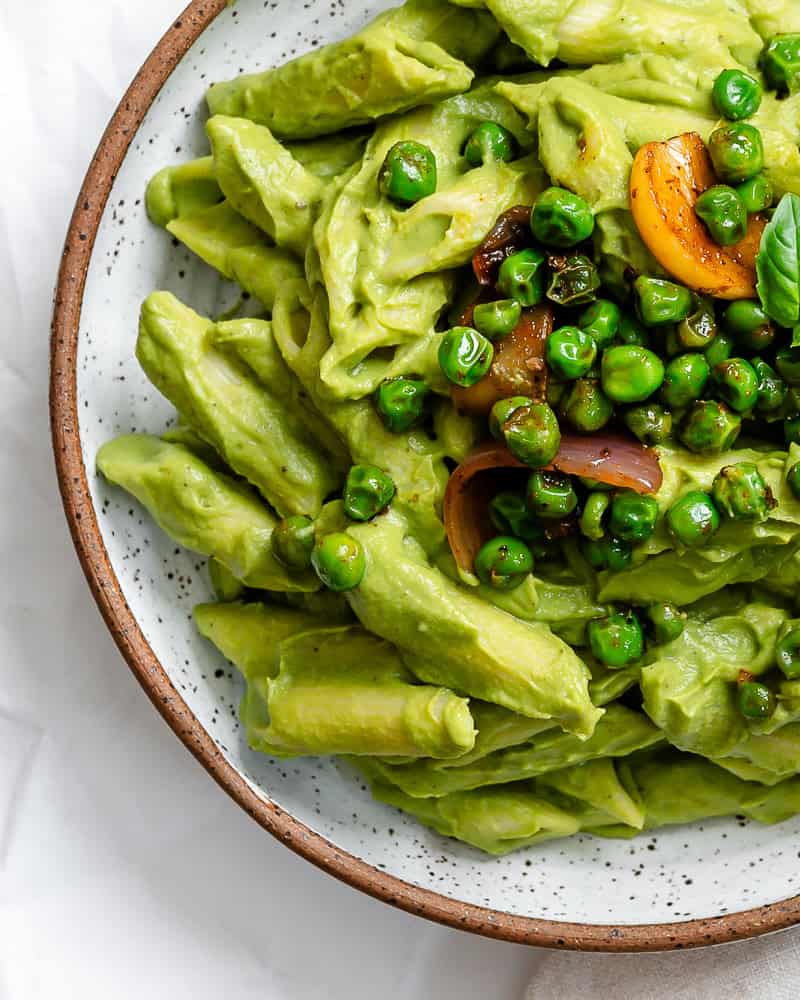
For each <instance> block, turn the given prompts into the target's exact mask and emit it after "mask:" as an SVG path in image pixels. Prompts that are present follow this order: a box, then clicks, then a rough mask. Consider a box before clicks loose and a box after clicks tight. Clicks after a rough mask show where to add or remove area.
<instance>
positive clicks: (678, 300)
mask: <svg viewBox="0 0 800 1000" xmlns="http://www.w3.org/2000/svg"><path fill="white" fill-rule="evenodd" d="M633 287H634V290H635V291H636V295H637V299H636V308H637V310H638V313H639V318H640V319H641V321H642V322H643V323H644V325H645V326H665V325H666V324H667V323H680V321H681V320H682V319H686V317H687V316H688V315H689V313H690V312H691V309H692V293H691V292H690V291H689V289H688V288H684V287H683V285H676V284H675V282H674V281H667V280H666V279H665V278H648V277H647V276H646V275H644V274H642V275H640V276H639V277H638V278H637V279H636V281H635V282H634V283H633Z"/></svg>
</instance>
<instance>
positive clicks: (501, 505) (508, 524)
mask: <svg viewBox="0 0 800 1000" xmlns="http://www.w3.org/2000/svg"><path fill="white" fill-rule="evenodd" d="M489 518H490V520H491V522H492V524H493V525H494V527H495V528H496V529H497V530H498V531H499V532H500V534H501V535H513V536H514V537H515V538H521V539H522V540H523V541H524V542H538V541H540V540H541V539H542V538H543V537H544V529H543V528H542V526H541V524H540V523H539V522H538V521H537V520H536V518H535V517H534V516H533V514H531V512H530V511H529V510H528V506H527V504H526V503H525V497H524V495H523V494H522V493H513V492H511V491H507V492H505V493H498V494H497V496H496V497H494V498H493V499H492V501H491V502H490V504H489Z"/></svg>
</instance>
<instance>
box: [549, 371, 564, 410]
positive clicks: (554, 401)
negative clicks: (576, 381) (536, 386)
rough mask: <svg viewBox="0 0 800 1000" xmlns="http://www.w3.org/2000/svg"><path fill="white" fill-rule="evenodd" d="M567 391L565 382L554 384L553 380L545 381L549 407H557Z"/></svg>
mask: <svg viewBox="0 0 800 1000" xmlns="http://www.w3.org/2000/svg"><path fill="white" fill-rule="evenodd" d="M566 391H567V383H566V382H556V380H555V379H554V378H549V379H548V380H547V402H548V403H549V405H550V406H553V407H555V406H558V405H559V403H560V402H561V401H562V399H563V398H564V394H565V393H566Z"/></svg>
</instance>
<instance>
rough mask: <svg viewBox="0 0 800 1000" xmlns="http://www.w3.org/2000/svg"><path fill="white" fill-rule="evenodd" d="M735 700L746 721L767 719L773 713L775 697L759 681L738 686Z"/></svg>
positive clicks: (746, 682)
mask: <svg viewBox="0 0 800 1000" xmlns="http://www.w3.org/2000/svg"><path fill="white" fill-rule="evenodd" d="M737 687H738V691H737V692H736V700H737V702H738V705H739V711H740V712H741V713H742V715H743V716H744V717H745V718H746V719H768V718H769V717H770V716H771V715H772V713H773V712H774V711H775V695H774V694H773V693H772V691H770V689H769V688H768V687H767V685H766V684H762V683H761V682H760V681H744V683H742V684H738V685H737Z"/></svg>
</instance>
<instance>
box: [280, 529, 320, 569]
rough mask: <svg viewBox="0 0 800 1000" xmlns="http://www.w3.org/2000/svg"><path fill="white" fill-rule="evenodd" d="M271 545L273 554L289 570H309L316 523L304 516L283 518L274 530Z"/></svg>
mask: <svg viewBox="0 0 800 1000" xmlns="http://www.w3.org/2000/svg"><path fill="white" fill-rule="evenodd" d="M270 545H271V547H272V554H273V555H274V556H275V558H276V559H277V560H278V562H279V563H281V564H282V565H283V566H286V568H287V569H294V570H298V571H299V570H304V569H308V567H309V566H310V565H311V553H312V552H313V550H314V522H313V521H312V520H311V518H310V517H303V516H302V515H295V516H294V517H285V518H283V520H282V521H278V523H277V524H276V525H275V528H274V529H273V532H272V537H271V539H270Z"/></svg>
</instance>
